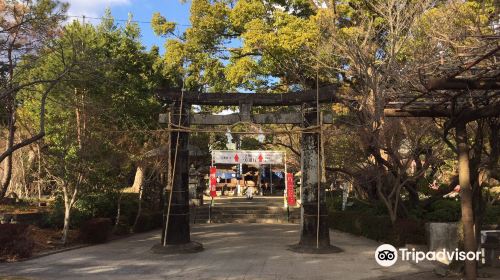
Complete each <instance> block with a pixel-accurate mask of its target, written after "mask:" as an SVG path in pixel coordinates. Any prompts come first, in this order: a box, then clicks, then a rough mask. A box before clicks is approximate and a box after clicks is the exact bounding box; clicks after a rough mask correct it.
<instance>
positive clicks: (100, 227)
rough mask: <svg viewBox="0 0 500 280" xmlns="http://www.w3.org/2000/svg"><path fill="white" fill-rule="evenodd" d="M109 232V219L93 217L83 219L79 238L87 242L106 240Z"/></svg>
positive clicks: (102, 241)
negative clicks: (86, 219)
mask: <svg viewBox="0 0 500 280" xmlns="http://www.w3.org/2000/svg"><path fill="white" fill-rule="evenodd" d="M110 232H111V219H109V218H95V219H90V220H88V221H85V222H84V223H83V224H82V226H81V228H80V238H81V239H82V240H83V241H85V242H89V243H104V242H106V241H108V238H109V234H110Z"/></svg>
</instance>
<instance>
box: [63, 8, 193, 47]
mask: <svg viewBox="0 0 500 280" xmlns="http://www.w3.org/2000/svg"><path fill="white" fill-rule="evenodd" d="M63 1H64V0H63ZM65 2H68V3H69V4H70V8H69V11H68V15H69V16H70V19H71V18H74V17H73V16H79V17H80V16H83V15H85V16H86V21H88V22H92V23H98V22H99V20H96V19H92V18H98V17H102V16H103V15H104V11H105V10H106V8H110V9H111V13H112V14H113V16H114V18H115V19H116V20H126V19H127V18H128V14H129V13H131V14H132V15H133V18H134V20H136V21H139V22H140V23H139V26H140V27H141V33H142V42H143V44H144V45H145V46H147V47H148V48H150V47H151V46H152V45H157V46H159V47H160V48H161V50H162V51H163V44H164V42H165V38H161V37H157V36H156V35H154V33H153V31H152V29H151V24H149V23H147V22H149V21H151V17H152V15H153V13H155V12H160V13H161V14H162V15H163V16H164V17H166V18H167V20H169V21H174V22H176V23H179V24H181V25H188V24H189V7H190V1H186V3H181V1H180V0H65ZM117 23H119V24H123V22H119V21H117ZM179 28H180V29H181V30H182V28H183V27H182V26H180V27H179ZM184 28H185V27H184Z"/></svg>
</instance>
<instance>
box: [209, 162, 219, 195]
mask: <svg viewBox="0 0 500 280" xmlns="http://www.w3.org/2000/svg"><path fill="white" fill-rule="evenodd" d="M216 172H217V168H215V167H210V196H211V197H216V196H217V192H216V187H217V177H216V175H215V173H216Z"/></svg>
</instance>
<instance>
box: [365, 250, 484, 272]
mask: <svg viewBox="0 0 500 280" xmlns="http://www.w3.org/2000/svg"><path fill="white" fill-rule="evenodd" d="M399 257H400V259H401V260H402V261H411V262H415V263H419V262H421V261H424V260H427V261H436V260H447V261H448V262H451V261H453V260H455V261H465V260H470V261H483V263H484V251H483V250H481V251H477V252H464V251H459V250H458V249H455V250H454V251H446V250H445V249H443V250H440V251H429V252H423V251H416V250H415V249H414V248H413V249H411V250H408V249H406V248H400V249H399ZM397 260H398V249H396V248H395V247H394V246H392V245H390V244H383V245H380V246H378V248H377V250H376V251H375V261H376V262H377V263H378V264H379V265H381V266H384V267H389V266H392V265H394V264H395V263H396V261H397Z"/></svg>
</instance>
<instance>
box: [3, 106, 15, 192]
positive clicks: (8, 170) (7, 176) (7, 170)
mask: <svg viewBox="0 0 500 280" xmlns="http://www.w3.org/2000/svg"><path fill="white" fill-rule="evenodd" d="M9 114H10V116H9V133H8V137H7V146H6V150H9V149H12V147H13V146H14V134H15V120H16V118H15V115H14V114H15V113H14V112H12V106H11V107H10V109H9ZM12 159H13V156H12V153H11V154H9V155H8V156H7V159H6V161H5V165H4V175H3V176H2V182H1V189H0V198H2V197H5V194H6V193H7V189H8V188H9V185H10V180H11V179H12ZM0 162H1V161H0Z"/></svg>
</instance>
